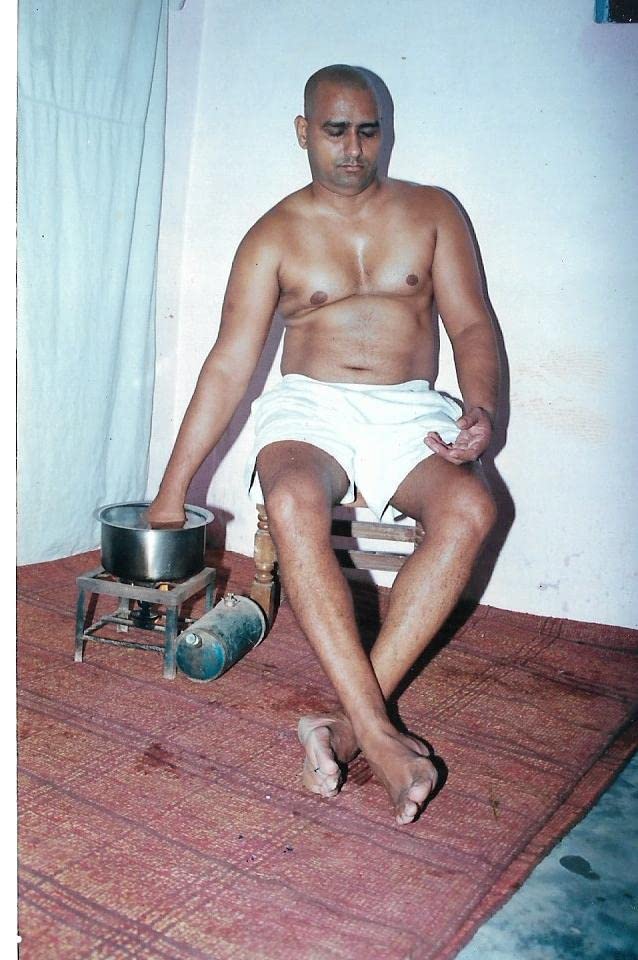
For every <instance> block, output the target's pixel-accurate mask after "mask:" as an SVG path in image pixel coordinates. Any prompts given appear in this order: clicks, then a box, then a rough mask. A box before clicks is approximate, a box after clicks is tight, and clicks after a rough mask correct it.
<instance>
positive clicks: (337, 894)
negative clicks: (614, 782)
mask: <svg viewBox="0 0 638 960" xmlns="http://www.w3.org/2000/svg"><path fill="white" fill-rule="evenodd" d="M98 563H99V555H98V554H96V553H92V554H84V555H81V556H77V557H72V558H69V559H66V560H59V561H56V562H53V563H45V564H38V565H34V566H31V567H24V568H22V569H21V571H20V576H19V738H20V739H19V784H20V793H19V809H20V827H19V843H20V860H21V867H20V881H21V886H20V933H21V935H22V947H21V952H20V956H21V960H190V958H193V960H226V958H228V960H333V958H334V960H449V958H451V957H453V956H454V955H455V954H456V953H457V951H458V950H459V949H460V947H461V946H462V945H463V944H464V943H465V942H466V941H467V940H468V939H469V937H470V936H471V935H472V933H473V932H474V931H475V930H476V928H477V927H478V926H479V925H480V923H481V922H483V921H484V920H485V919H486V918H487V917H488V916H489V915H490V913H491V912H493V911H494V909H496V907H498V906H499V905H500V904H501V903H502V902H503V901H504V900H505V899H506V898H507V897H508V896H509V895H510V894H511V893H512V892H513V891H514V890H515V889H516V887H517V886H518V885H520V883H521V882H522V880H523V879H524V877H525V876H526V875H527V874H528V873H529V871H530V870H531V868H532V867H533V865H534V864H535V863H536V862H537V861H538V859H539V858H540V856H541V855H542V854H543V853H544V852H545V851H546V850H547V849H548V848H549V847H551V845H552V844H553V843H555V842H556V840H557V839H558V838H559V836H561V835H562V834H563V833H564V832H565V831H566V830H567V828H568V827H570V826H571V825H572V824H573V823H574V822H575V821H576V820H578V819H579V818H580V817H581V816H582V815H583V814H584V812H585V811H586V810H587V808H588V807H589V806H590V805H591V804H592V802H593V801H594V800H595V798H596V797H597V795H598V794H599V793H600V792H601V790H603V789H604V788H605V786H606V785H607V784H608V783H609V782H610V781H611V779H612V778H613V776H614V774H615V773H616V772H617V771H618V769H619V768H620V767H621V766H622V764H623V763H624V762H625V761H626V760H627V759H628V758H629V756H630V755H631V753H632V752H633V750H634V749H635V746H636V730H635V726H634V727H632V726H630V719H631V715H632V706H633V702H634V701H635V697H636V691H637V689H638V682H637V679H638V678H637V670H636V651H637V648H638V633H636V632H635V631H631V630H627V629H621V628H616V627H604V626H598V625H592V624H583V623H576V622H573V621H567V620H552V619H547V618H541V617H534V616H529V615H525V614H519V613H509V612H506V611H503V610H497V609H494V608H490V607H484V606H482V607H479V608H478V609H477V610H476V611H475V612H474V613H473V614H472V615H471V616H470V618H469V619H468V620H467V621H466V622H463V621H462V619H460V618H459V619H458V620H457V623H456V626H455V625H454V624H452V625H451V627H450V628H449V629H448V631H447V635H446V637H445V638H441V639H440V640H439V641H438V642H435V645H434V649H435V651H436V653H435V655H434V656H433V657H432V658H431V662H429V663H428V664H427V667H426V669H425V670H424V671H423V672H421V673H419V674H418V676H416V679H414V680H413V682H412V683H411V684H410V685H409V686H408V687H407V689H406V690H405V692H404V693H403V695H402V697H401V700H400V703H399V710H400V714H401V717H402V719H403V721H404V723H405V724H406V726H407V727H408V728H409V729H412V730H414V731H415V732H417V733H420V734H422V735H423V736H426V737H427V739H428V740H429V741H430V742H431V743H432V744H433V746H434V747H435V749H436V753H437V755H438V756H439V757H441V758H442V760H443V762H444V764H445V766H446V767H447V771H448V772H447V778H446V780H445V783H444V785H443V788H442V789H441V790H440V792H439V793H438V794H437V795H436V796H435V798H434V799H433V800H432V802H431V804H430V805H429V806H428V808H427V810H426V811H425V813H424V814H423V816H422V817H421V818H420V819H419V820H418V821H417V822H416V823H415V824H412V825H409V826H406V827H398V826H397V825H396V824H395V823H394V820H393V817H392V814H391V810H390V806H389V802H388V800H387V799H386V795H385V793H384V791H383V789H382V787H381V786H380V785H379V784H378V783H376V782H375V781H374V780H373V779H371V778H370V775H369V772H368V771H367V768H366V766H365V762H364V761H356V763H355V764H354V765H353V767H352V770H351V775H350V777H349V779H348V782H347V784H346V786H345V788H344V790H343V792H342V793H341V795H340V796H339V797H338V798H337V799H335V800H321V799H318V798H315V797H313V796H311V795H309V794H307V793H306V792H305V791H304V790H303V788H302V786H301V782H300V778H299V771H300V766H301V759H302V753H301V747H300V746H299V744H298V742H297V739H296V733H295V729H296V721H297V718H298V716H299V715H300V714H301V713H304V712H308V711H312V710H315V709H321V708H322V703H323V699H324V696H325V693H326V690H327V682H326V680H325V679H324V677H323V675H322V674H321V672H320V670H319V667H318V665H317V662H316V660H315V657H314V654H313V653H312V652H311V650H310V649H309V648H308V646H307V645H306V643H305V641H304V639H303V638H302V636H301V635H300V632H299V630H298V628H297V627H296V624H295V622H294V619H293V617H292V614H291V612H290V609H289V608H288V607H287V606H285V605H284V606H283V607H282V608H281V610H280V612H279V616H278V618H277V621H276V623H275V626H274V629H273V631H272V632H271V634H270V635H269V636H268V637H267V638H266V639H265V640H264V642H263V643H262V644H261V645H260V646H259V647H258V648H256V649H255V650H254V651H252V652H251V653H250V654H249V655H248V656H247V657H246V658H245V659H244V660H243V661H242V662H241V663H239V664H238V665H236V666H235V667H234V668H233V669H232V670H231V671H230V672H229V673H227V674H225V675H224V676H223V677H221V678H220V679H218V680H216V681H213V682H212V683H207V684H197V683H193V682H192V681H190V680H188V679H187V678H186V677H185V676H184V675H178V677H177V678H176V679H175V680H174V681H166V680H163V679H162V676H161V659H160V656H159V655H158V654H156V653H152V652H147V651H137V650H124V649H120V648H115V647H112V646H106V645H101V644H97V643H89V644H88V646H87V651H86V659H85V662H84V663H82V664H76V663H74V661H73V635H74V619H75V600H76V587H75V577H76V576H77V575H78V574H81V573H84V572H85V571H87V570H90V569H91V568H93V567H95V566H97V564H98ZM222 567H223V568H225V571H226V573H228V570H230V584H231V586H232V587H233V588H234V589H235V590H236V591H237V592H245V590H246V586H247V583H248V581H249V579H250V576H251V563H250V561H249V560H247V559H246V558H244V557H239V556H237V555H235V554H226V555H225V557H224V559H223V562H222ZM222 573H223V571H222ZM222 580H224V577H222ZM379 594H380V601H379V602H380V606H381V612H382V611H383V607H384V603H385V601H386V591H379ZM357 602H358V606H359V607H360V608H361V609H362V621H365V620H366V619H367V621H368V623H367V627H366V629H367V630H368V631H369V629H370V622H371V621H374V619H375V617H376V616H377V614H378V611H377V601H376V600H375V599H374V597H373V596H372V594H371V593H370V592H367V593H366V592H365V591H363V592H361V593H359V592H358V593H357ZM108 606H109V601H108V600H107V599H106V598H102V599H101V600H100V605H99V606H98V611H100V610H103V609H106V608H107V607H108ZM110 606H111V607H112V606H113V603H112V601H111V603H110ZM450 636H451V639H450Z"/></svg>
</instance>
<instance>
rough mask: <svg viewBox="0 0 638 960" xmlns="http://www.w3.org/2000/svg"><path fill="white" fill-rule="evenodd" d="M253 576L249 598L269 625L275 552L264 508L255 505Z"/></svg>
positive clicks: (274, 585) (272, 613)
mask: <svg viewBox="0 0 638 960" xmlns="http://www.w3.org/2000/svg"><path fill="white" fill-rule="evenodd" d="M254 558H255V578H254V580H253V582H252V586H251V588H250V598H251V600H254V601H255V603H258V604H259V606H260V607H261V609H262V610H263V611H264V613H265V615H266V618H267V620H268V626H269V627H271V626H272V623H273V620H274V619H275V607H276V593H277V581H276V578H275V564H276V563H277V552H276V550H275V544H274V543H273V540H272V537H271V536H270V530H269V528H268V515H267V514H266V508H265V507H264V506H262V505H261V504H260V505H259V506H258V507H257V532H256V533H255V553H254Z"/></svg>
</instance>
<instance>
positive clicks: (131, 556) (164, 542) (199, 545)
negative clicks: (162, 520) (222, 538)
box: [96, 501, 213, 583]
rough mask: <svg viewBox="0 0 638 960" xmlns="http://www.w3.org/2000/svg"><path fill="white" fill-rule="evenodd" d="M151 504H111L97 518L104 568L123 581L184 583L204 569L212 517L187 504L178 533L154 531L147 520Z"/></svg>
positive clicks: (140, 502)
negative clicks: (100, 529) (182, 523)
mask: <svg viewBox="0 0 638 960" xmlns="http://www.w3.org/2000/svg"><path fill="white" fill-rule="evenodd" d="M149 506H150V503H149V501H136V502H133V503H111V504H109V505H108V506H105V507H100V508H99V510H98V511H97V513H96V516H97V518H98V520H99V521H100V523H101V524H102V566H103V567H104V569H105V570H107V571H108V573H112V574H113V575H114V576H116V577H120V579H121V580H132V581H135V582H136V583H137V582H142V583H143V582H147V581H153V582H156V583H157V582H159V581H162V580H184V579H186V578H187V577H192V576H193V574H195V573H199V571H200V570H201V569H203V567H204V551H205V548H206V524H207V523H210V521H211V520H212V519H213V514H212V513H211V512H210V511H209V510H205V509H204V508H203V507H193V506H191V505H190V504H186V505H185V507H184V512H185V514H186V522H185V523H184V526H183V527H179V528H178V529H176V530H168V529H167V530H153V529H152V528H151V527H150V525H149V524H148V522H147V521H145V520H144V518H143V515H144V512H145V511H146V510H147V509H148V507H149Z"/></svg>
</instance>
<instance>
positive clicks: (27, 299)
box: [18, 0, 168, 563]
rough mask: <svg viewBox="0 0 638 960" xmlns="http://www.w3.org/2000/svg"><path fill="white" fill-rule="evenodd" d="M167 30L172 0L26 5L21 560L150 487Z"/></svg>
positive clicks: (69, 537)
mask: <svg viewBox="0 0 638 960" xmlns="http://www.w3.org/2000/svg"><path fill="white" fill-rule="evenodd" d="M167 30H168V0H127V3H114V2H110V3H108V2H107V3H105V2H104V0H48V2H46V3H42V2H41V0H40V2H24V0H23V2H21V3H20V6H19V47H18V83H19V86H18V417H19V419H18V510H19V516H18V531H19V533H18V562H20V563H32V562H36V561H41V560H50V559H55V558H57V557H61V556H68V555H70V554H73V553H78V552H81V551H83V550H88V549H91V548H93V547H95V546H96V545H97V544H98V542H99V524H98V523H97V521H96V520H95V517H94V513H95V510H96V508H97V507H98V506H101V505H102V504H104V503H111V502H115V501H118V500H134V499H138V498H140V497H142V496H143V493H144V489H145V484H146V475H147V469H148V447H149V439H150V423H151V406H152V392H153V380H154V367H155V347H154V341H155V270H156V256H157V240H158V232H159V219H160V206H161V188H162V175H163V166H164V131H165V115H166V69H167Z"/></svg>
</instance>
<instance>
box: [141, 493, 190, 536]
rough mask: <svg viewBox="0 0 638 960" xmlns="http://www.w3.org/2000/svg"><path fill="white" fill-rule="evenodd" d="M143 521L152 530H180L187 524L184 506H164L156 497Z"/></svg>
mask: <svg viewBox="0 0 638 960" xmlns="http://www.w3.org/2000/svg"><path fill="white" fill-rule="evenodd" d="M143 519H144V520H145V521H146V523H148V525H149V526H150V527H151V529H152V530H179V529H181V528H182V527H183V526H184V524H185V523H186V514H185V513H184V506H183V505H179V504H174V503H173V504H164V503H162V501H161V500H160V499H159V497H156V498H155V500H153V502H152V503H151V505H150V507H149V508H148V510H146V512H145V513H144V515H143Z"/></svg>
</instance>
